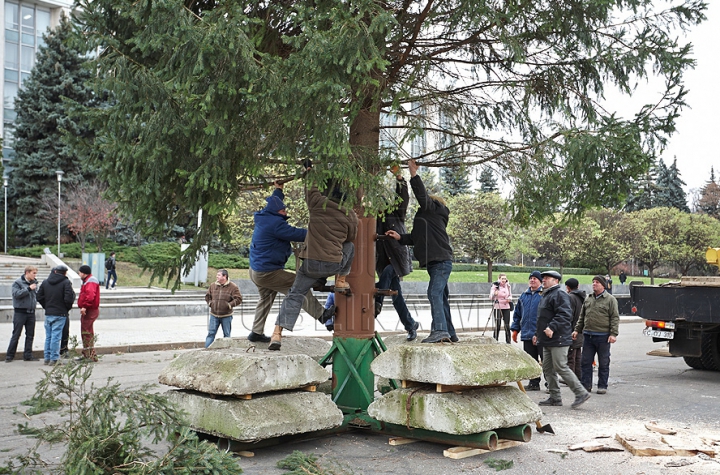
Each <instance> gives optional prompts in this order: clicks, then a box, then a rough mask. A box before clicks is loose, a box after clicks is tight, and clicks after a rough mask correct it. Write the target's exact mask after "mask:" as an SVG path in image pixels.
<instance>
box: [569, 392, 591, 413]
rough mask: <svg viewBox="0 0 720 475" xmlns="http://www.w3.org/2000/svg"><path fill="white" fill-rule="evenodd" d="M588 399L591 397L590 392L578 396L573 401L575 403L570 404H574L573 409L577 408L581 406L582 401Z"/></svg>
mask: <svg viewBox="0 0 720 475" xmlns="http://www.w3.org/2000/svg"><path fill="white" fill-rule="evenodd" d="M588 399H590V393H585V394H583V395H582V396H577V397H576V398H575V401H573V403H572V404H571V405H570V406H572V408H573V409H576V408H577V407H579V406H580V405H581V404H582V403H584V402H585V401H587V400H588Z"/></svg>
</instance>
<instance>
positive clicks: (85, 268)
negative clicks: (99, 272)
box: [78, 264, 92, 274]
mask: <svg viewBox="0 0 720 475" xmlns="http://www.w3.org/2000/svg"><path fill="white" fill-rule="evenodd" d="M78 272H81V273H83V274H92V269H91V268H90V266H89V265H87V264H86V265H82V266H80V268H79V269H78Z"/></svg>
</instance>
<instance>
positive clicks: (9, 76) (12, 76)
mask: <svg viewBox="0 0 720 475" xmlns="http://www.w3.org/2000/svg"><path fill="white" fill-rule="evenodd" d="M18 79H19V78H18V72H17V71H15V70H13V69H6V70H5V80H6V81H12V82H18Z"/></svg>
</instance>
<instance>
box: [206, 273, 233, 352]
mask: <svg viewBox="0 0 720 475" xmlns="http://www.w3.org/2000/svg"><path fill="white" fill-rule="evenodd" d="M205 301H206V302H207V304H208V306H209V307H210V321H209V322H208V335H207V338H205V348H207V347H208V346H210V345H211V344H212V342H213V341H215V335H216V334H217V331H218V328H219V327H220V326H221V325H222V330H223V337H225V338H230V331H231V330H232V318H233V317H232V314H233V308H235V307H237V306H238V305H240V304H241V303H242V295H241V294H240V289H239V288H238V286H237V285H235V284H234V283H233V282H230V279H229V278H228V271H226V270H225V269H220V270H219V271H218V273H217V281H216V282H213V283H212V284H210V288H209V289H208V291H207V293H206V294H205Z"/></svg>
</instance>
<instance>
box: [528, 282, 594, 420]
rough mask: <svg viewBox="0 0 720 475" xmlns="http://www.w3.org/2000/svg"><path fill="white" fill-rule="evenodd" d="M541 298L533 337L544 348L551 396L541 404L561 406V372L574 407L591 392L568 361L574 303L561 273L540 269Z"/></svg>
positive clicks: (545, 370)
mask: <svg viewBox="0 0 720 475" xmlns="http://www.w3.org/2000/svg"><path fill="white" fill-rule="evenodd" d="M541 275H542V283H543V293H542V299H541V300H540V305H539V306H538V318H537V330H536V331H535V336H534V337H533V341H534V342H539V343H540V344H541V345H542V348H543V373H544V374H545V380H546V381H547V382H548V389H549V390H550V397H549V398H548V399H546V400H544V401H540V402H539V403H538V405H540V406H562V396H561V394H560V385H559V382H558V375H560V377H561V378H562V379H563V381H565V383H566V384H567V385H568V387H569V388H570V389H571V390H572V392H573V393H575V401H574V402H573V403H572V407H573V409H574V408H576V407H578V406H580V405H581V404H582V403H584V402H585V401H587V400H588V399H589V398H590V393H589V392H588V391H586V390H585V388H584V387H583V386H582V384H581V383H580V380H579V379H578V378H577V376H575V373H573V372H572V371H570V368H568V365H567V357H568V347H569V346H570V343H571V342H572V306H571V304H570V296H569V295H568V294H567V293H565V292H563V291H562V290H561V289H560V279H561V278H562V276H561V275H560V273H558V272H556V271H554V270H549V271H545V272H542V273H541Z"/></svg>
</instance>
